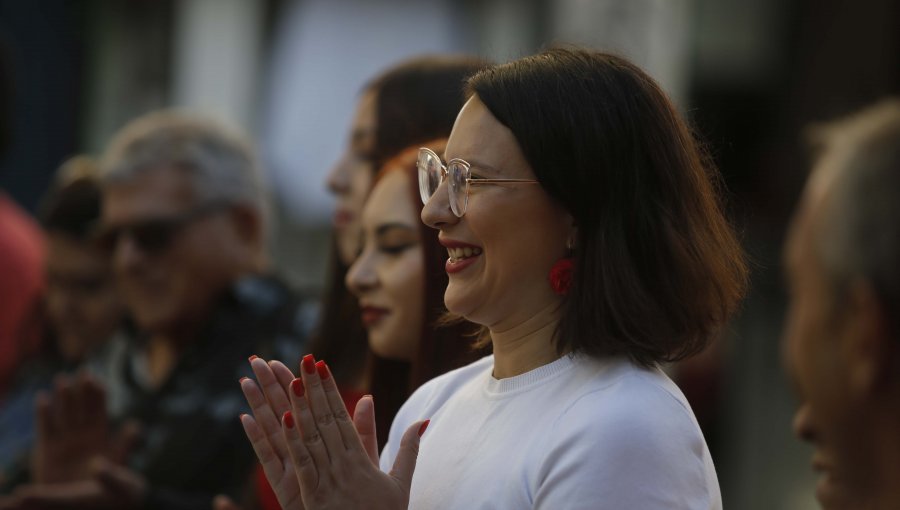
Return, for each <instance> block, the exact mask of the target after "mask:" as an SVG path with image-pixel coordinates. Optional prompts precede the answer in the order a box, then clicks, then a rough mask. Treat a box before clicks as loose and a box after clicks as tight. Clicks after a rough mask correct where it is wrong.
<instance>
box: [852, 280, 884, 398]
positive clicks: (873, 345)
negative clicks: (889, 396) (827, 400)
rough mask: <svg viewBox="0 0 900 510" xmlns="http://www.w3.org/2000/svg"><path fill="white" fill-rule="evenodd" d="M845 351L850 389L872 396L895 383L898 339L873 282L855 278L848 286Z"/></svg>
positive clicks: (859, 393)
mask: <svg viewBox="0 0 900 510" xmlns="http://www.w3.org/2000/svg"><path fill="white" fill-rule="evenodd" d="M840 313H841V314H842V315H843V318H844V321H843V322H844V325H843V335H842V336H843V342H844V345H843V352H844V354H845V356H846V357H845V360H846V363H847V364H848V366H847V368H848V373H849V374H850V378H849V383H850V386H851V387H850V390H851V391H852V392H853V393H854V394H856V395H857V396H860V397H870V398H871V397H873V396H878V394H879V393H880V392H882V391H884V390H885V389H886V387H887V386H888V385H891V384H895V381H893V379H894V378H896V377H897V374H896V373H895V366H894V365H895V363H896V351H897V348H896V346H895V343H896V341H895V339H893V338H892V337H891V331H890V317H889V316H888V314H887V309H886V307H885V305H884V303H883V302H882V301H881V299H880V298H879V296H878V294H877V293H876V292H875V288H874V287H873V286H872V284H871V283H870V282H869V281H867V280H864V279H857V280H854V281H853V282H852V283H851V284H850V285H849V286H848V288H847V299H846V309H845V310H843V311H842V312H840Z"/></svg>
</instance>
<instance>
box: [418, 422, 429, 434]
mask: <svg viewBox="0 0 900 510" xmlns="http://www.w3.org/2000/svg"><path fill="white" fill-rule="evenodd" d="M429 423H431V420H425V423H423V424H422V426H420V427H419V437H422V434H424V433H425V429H427V428H428V424H429Z"/></svg>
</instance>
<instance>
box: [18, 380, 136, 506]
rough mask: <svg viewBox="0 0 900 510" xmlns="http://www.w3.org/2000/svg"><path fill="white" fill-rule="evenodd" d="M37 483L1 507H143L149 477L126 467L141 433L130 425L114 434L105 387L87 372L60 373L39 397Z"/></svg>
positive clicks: (34, 460)
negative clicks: (64, 374) (50, 391)
mask: <svg viewBox="0 0 900 510" xmlns="http://www.w3.org/2000/svg"><path fill="white" fill-rule="evenodd" d="M36 414H37V420H36V421H37V438H36V442H35V446H34V450H33V451H32V456H31V469H32V479H33V481H34V483H32V484H29V485H24V486H21V487H19V488H17V489H16V490H15V492H14V493H13V495H11V496H6V497H3V498H0V509H2V510H7V509H17V510H27V509H32V508H33V509H45V508H58V509H107V508H108V509H124V508H134V507H137V506H139V504H140V501H141V499H142V498H143V494H144V492H145V490H146V481H145V480H144V479H143V477H141V476H140V475H139V474H137V473H135V472H133V471H131V470H129V469H128V468H126V467H124V466H123V465H122V464H124V461H125V458H126V456H127V455H128V453H129V452H130V450H131V447H132V446H133V444H134V442H135V440H136V439H137V436H138V427H137V426H136V424H133V423H130V424H126V425H125V426H124V427H123V428H122V429H121V430H120V433H119V434H117V435H116V437H115V438H111V437H110V424H109V417H108V415H107V411H106V392H105V390H104V388H103V386H102V385H101V384H100V383H99V382H97V381H96V380H94V379H93V378H92V377H91V376H89V375H87V374H79V375H78V376H76V377H75V378H69V377H65V376H59V377H57V378H56V380H55V381H54V389H53V391H52V393H51V394H49V395H48V394H42V395H40V396H38V399H37V405H36Z"/></svg>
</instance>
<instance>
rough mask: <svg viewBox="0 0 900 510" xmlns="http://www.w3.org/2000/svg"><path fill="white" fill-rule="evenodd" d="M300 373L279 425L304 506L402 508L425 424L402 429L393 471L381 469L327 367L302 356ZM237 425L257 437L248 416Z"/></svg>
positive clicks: (310, 509) (254, 427) (294, 381)
mask: <svg viewBox="0 0 900 510" xmlns="http://www.w3.org/2000/svg"><path fill="white" fill-rule="evenodd" d="M300 372H301V377H300V378H298V379H295V380H293V381H292V382H291V384H290V392H289V393H290V400H291V410H290V411H288V412H285V413H284V415H283V416H282V419H281V425H282V432H283V434H284V439H285V442H286V444H287V450H288V453H289V455H290V461H291V463H292V465H293V470H294V472H295V474H296V477H297V481H298V483H299V485H300V492H301V498H302V500H303V505H304V506H305V508H306V509H307V510H318V509H354V508H366V509H405V508H406V507H407V504H408V502H409V488H410V483H411V481H412V475H413V470H414V469H415V466H416V457H417V455H418V451H419V439H420V436H421V434H422V433H423V432H424V431H425V427H426V426H427V422H424V421H423V422H416V423H414V424H413V425H412V426H410V427H409V429H407V430H406V432H405V433H404V434H403V438H402V439H401V441H400V449H399V451H398V453H397V458H396V460H395V462H394V466H393V469H392V470H391V472H390V473H389V474H387V473H384V472H382V471H381V470H380V469H378V466H377V465H376V464H374V463H373V459H371V457H370V455H371V453H370V452H368V451H367V449H366V447H365V446H364V445H363V442H362V440H361V439H360V437H359V434H358V433H357V431H356V427H355V426H354V424H353V422H352V421H351V419H350V415H349V414H348V413H347V409H346V407H344V403H343V400H342V399H341V397H340V394H339V393H338V389H337V386H336V385H335V383H334V378H332V377H331V373H330V371H329V370H328V367H327V365H325V363H324V362H322V361H320V362H318V363H316V362H315V360H314V359H313V357H312V356H306V357H305V358H304V359H303V361H302V363H301V370H300ZM242 423H243V424H244V428H245V430H247V432H248V437H254V436H255V437H259V435H260V434H258V433H251V431H252V430H253V429H256V428H257V427H256V423H255V421H254V418H253V417H250V416H244V417H243V418H242ZM285 460H287V459H285ZM270 482H271V480H270Z"/></svg>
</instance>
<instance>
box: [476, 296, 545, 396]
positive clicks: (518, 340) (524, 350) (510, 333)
mask: <svg viewBox="0 0 900 510" xmlns="http://www.w3.org/2000/svg"><path fill="white" fill-rule="evenodd" d="M557 324H559V304H558V303H555V302H554V303H550V304H549V305H547V306H545V307H544V308H543V309H541V310H539V311H538V312H537V313H536V314H534V315H532V316H530V317H529V318H528V319H526V320H525V321H524V322H521V323H518V324H515V325H513V326H511V327H496V326H492V327H491V328H490V330H491V343H492V344H493V347H494V377H496V378H497V379H503V378H506V377H513V376H516V375H520V374H524V373H525V372H528V371H529V370H534V369H535V368H538V367H541V366H543V365H546V364H548V363H552V362H553V361H556V360H557V359H559V353H557V351H556V346H555V345H554V342H553V333H554V332H555V331H556V326H557Z"/></svg>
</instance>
